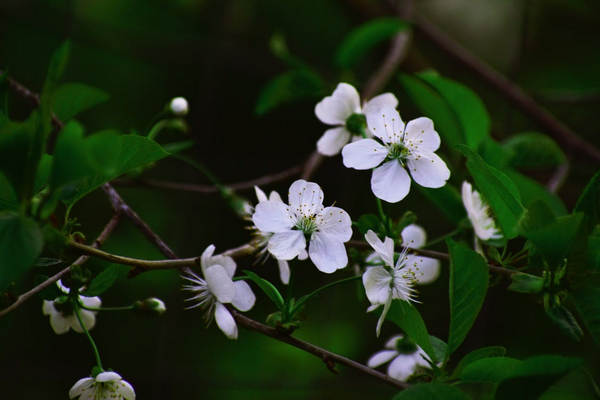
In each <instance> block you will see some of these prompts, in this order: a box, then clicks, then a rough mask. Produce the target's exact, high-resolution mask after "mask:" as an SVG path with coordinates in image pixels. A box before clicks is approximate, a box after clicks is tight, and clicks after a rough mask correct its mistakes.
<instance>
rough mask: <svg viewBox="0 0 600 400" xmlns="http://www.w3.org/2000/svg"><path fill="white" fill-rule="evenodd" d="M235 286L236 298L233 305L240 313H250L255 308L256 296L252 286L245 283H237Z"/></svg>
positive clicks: (232, 302)
mask: <svg viewBox="0 0 600 400" xmlns="http://www.w3.org/2000/svg"><path fill="white" fill-rule="evenodd" d="M233 285H234V286H235V296H234V297H233V300H232V301H231V304H233V306H234V307H235V308H237V309H238V310H240V311H248V310H249V309H251V308H252V307H254V303H255V302H256V296H255V295H254V292H252V289H250V285H248V284H247V283H246V282H244V281H235V282H233Z"/></svg>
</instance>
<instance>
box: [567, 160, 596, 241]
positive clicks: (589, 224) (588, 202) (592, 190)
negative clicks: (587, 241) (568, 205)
mask: <svg viewBox="0 0 600 400" xmlns="http://www.w3.org/2000/svg"><path fill="white" fill-rule="evenodd" d="M573 212H582V213H584V214H585V222H584V226H585V229H586V232H591V231H592V229H593V228H594V226H596V225H598V224H600V171H598V172H596V174H594V176H593V177H592V179H590V181H589V182H588V184H587V185H586V187H585V189H584V190H583V192H582V193H581V195H580V196H579V199H577V204H575V208H574V209H573Z"/></svg>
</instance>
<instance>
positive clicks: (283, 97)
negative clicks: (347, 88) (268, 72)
mask: <svg viewBox="0 0 600 400" xmlns="http://www.w3.org/2000/svg"><path fill="white" fill-rule="evenodd" d="M324 93H325V85H324V84H323V80H322V79H321V77H320V76H319V75H317V74H316V73H315V72H312V71H311V70H308V69H295V70H291V71H288V72H285V73H283V74H281V75H278V76H276V77H275V78H273V79H271V80H270V81H269V82H268V83H267V84H266V85H265V86H264V87H263V89H262V90H261V92H260V94H259V96H258V100H257V101H256V108H255V109H254V112H255V113H256V114H258V115H263V114H266V113H267V112H269V111H271V110H272V109H274V108H275V107H278V106H280V105H282V104H286V103H291V102H293V101H297V100H303V99H318V98H319V97H321V96H323V95H324Z"/></svg>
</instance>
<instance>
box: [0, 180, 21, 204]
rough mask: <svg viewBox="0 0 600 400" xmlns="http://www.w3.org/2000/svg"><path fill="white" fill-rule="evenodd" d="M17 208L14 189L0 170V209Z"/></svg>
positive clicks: (17, 200)
mask: <svg viewBox="0 0 600 400" xmlns="http://www.w3.org/2000/svg"><path fill="white" fill-rule="evenodd" d="M18 208H19V199H18V198H17V194H16V193H15V189H14V188H13V187H12V185H11V183H10V182H9V181H8V179H7V178H6V176H5V175H4V174H3V173H2V172H1V171H0V211H3V210H17V209H18Z"/></svg>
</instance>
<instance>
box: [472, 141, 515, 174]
mask: <svg viewBox="0 0 600 400" xmlns="http://www.w3.org/2000/svg"><path fill="white" fill-rule="evenodd" d="M479 154H481V157H482V158H483V159H484V160H485V162H486V163H488V164H489V165H491V166H492V167H494V168H497V169H499V170H501V171H504V170H505V168H507V166H508V163H509V161H510V159H511V158H512V156H513V155H512V152H511V151H510V150H509V149H507V148H505V147H503V146H502V145H500V143H498V142H496V141H495V140H494V139H492V138H491V137H488V138H487V139H486V140H484V141H483V142H482V143H481V145H480V146H479Z"/></svg>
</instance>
